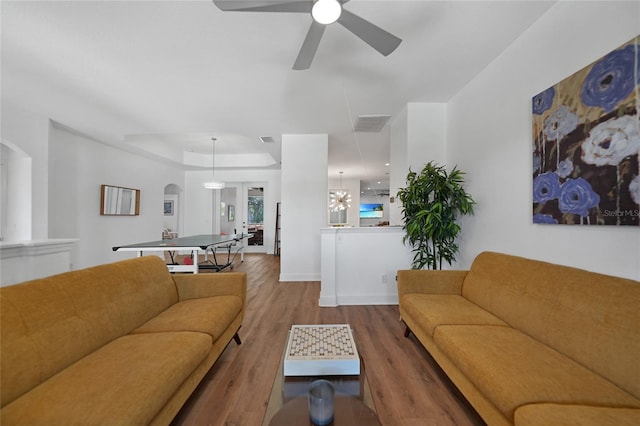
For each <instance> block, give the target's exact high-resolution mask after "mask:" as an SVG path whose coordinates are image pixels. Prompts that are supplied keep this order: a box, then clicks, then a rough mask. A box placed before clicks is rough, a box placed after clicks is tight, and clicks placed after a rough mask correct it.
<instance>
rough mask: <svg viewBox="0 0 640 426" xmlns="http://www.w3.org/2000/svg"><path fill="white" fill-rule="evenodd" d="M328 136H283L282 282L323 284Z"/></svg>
mask: <svg viewBox="0 0 640 426" xmlns="http://www.w3.org/2000/svg"><path fill="white" fill-rule="evenodd" d="M327 158H328V136H327V135H326V134H321V135H282V168H281V172H282V216H281V218H282V248H281V254H280V256H281V257H280V281H319V280H320V228H323V227H326V226H327V223H328V222H327V220H328V218H327V214H328V212H327V190H328V185H327V184H328V177H327V164H328V160H327Z"/></svg>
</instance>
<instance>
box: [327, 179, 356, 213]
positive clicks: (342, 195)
mask: <svg viewBox="0 0 640 426" xmlns="http://www.w3.org/2000/svg"><path fill="white" fill-rule="evenodd" d="M342 173H343V172H340V189H339V190H337V191H335V192H332V193H331V194H330V195H329V197H330V202H329V208H330V209H331V211H334V212H339V211H342V210H346V209H348V208H349V207H351V194H349V191H345V190H343V189H342Z"/></svg>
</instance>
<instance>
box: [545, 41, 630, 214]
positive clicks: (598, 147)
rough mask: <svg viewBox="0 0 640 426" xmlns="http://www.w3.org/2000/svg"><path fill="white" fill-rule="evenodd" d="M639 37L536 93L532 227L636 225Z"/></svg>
mask: <svg viewBox="0 0 640 426" xmlns="http://www.w3.org/2000/svg"><path fill="white" fill-rule="evenodd" d="M639 63H640V36H638V37H636V38H634V39H632V40H630V41H629V42H627V43H625V44H624V45H622V46H620V47H619V48H617V49H615V50H613V51H612V52H610V53H608V54H607V55H605V56H604V57H602V58H600V59H599V60H597V61H595V62H593V63H592V64H590V65H588V66H587V67H585V68H583V69H581V70H580V71H578V72H576V73H575V74H573V75H571V76H569V77H567V78H566V79H564V80H562V81H561V82H559V83H557V84H556V85H554V86H552V87H550V88H548V89H547V90H545V91H543V92H542V93H539V94H537V95H536V96H534V97H533V100H532V110H533V222H534V223H544V224H567V225H618V226H619V225H630V226H640V173H639V168H640V164H639V163H640V118H639V117H640V65H639Z"/></svg>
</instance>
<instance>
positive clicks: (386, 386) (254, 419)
mask: <svg viewBox="0 0 640 426" xmlns="http://www.w3.org/2000/svg"><path fill="white" fill-rule="evenodd" d="M238 260H239V259H238ZM234 271H244V272H247V278H248V289H247V293H248V294H247V312H246V316H245V319H244V322H243V324H242V328H241V329H240V337H241V338H242V345H240V346H238V345H236V344H235V342H233V341H232V342H231V343H230V344H229V346H228V347H227V349H226V350H225V351H224V353H223V354H222V355H221V357H220V358H219V359H218V361H217V362H216V364H215V365H214V366H213V367H212V369H211V370H210V371H209V373H208V374H207V375H206V376H205V378H204V379H203V381H202V382H201V384H200V386H199V387H198V388H197V389H196V391H195V392H194V393H193V395H192V396H191V398H190V399H189V401H187V403H186V404H185V406H184V407H183V409H182V411H181V412H180V413H179V414H178V415H177V416H176V418H175V419H174V421H173V425H174V426H183V425H184V426H200V425H214V426H217V425H238V426H253V425H260V424H261V423H262V419H263V417H264V413H265V409H266V406H267V401H268V400H269V394H270V391H271V386H272V384H273V380H274V378H275V374H276V371H277V368H278V364H279V362H280V357H281V355H282V351H283V350H284V346H285V342H286V338H287V331H288V330H289V329H290V326H291V325H292V324H343V323H348V324H351V326H352V327H353V329H354V338H355V340H356V344H357V345H358V350H359V352H360V354H361V355H362V357H363V359H364V361H365V364H366V366H367V367H366V368H367V376H368V379H369V383H370V386H371V389H372V392H373V398H374V403H375V406H376V411H377V412H378V415H379V417H380V421H381V423H382V424H383V425H385V426H395V425H398V426H400V425H406V426H417V425H420V426H426V425H442V426H449V425H451V426H452V425H457V426H465V425H483V424H484V423H483V422H482V420H481V419H480V418H479V417H478V415H477V414H476V413H475V412H474V411H473V410H472V409H471V408H470V407H469V405H468V403H466V401H465V400H464V398H462V397H461V396H460V395H459V393H458V392H457V390H456V389H455V388H454V387H453V386H452V385H451V384H450V382H448V379H447V378H446V376H445V375H444V374H443V373H442V371H441V370H439V368H438V367H437V365H435V362H434V361H433V360H432V359H431V357H430V356H429V354H428V353H427V352H426V351H425V350H424V348H423V347H422V345H421V344H420V343H419V342H418V341H417V340H416V339H415V338H414V337H413V336H411V337H409V338H405V337H403V333H404V326H403V325H402V323H401V322H400V321H399V313H398V307H397V306H339V307H335V308H321V307H319V306H318V298H319V296H320V283H319V282H286V283H280V282H278V277H279V274H280V263H279V258H278V257H275V256H273V255H270V254H245V261H244V263H239V262H238V263H236V264H235V267H234ZM222 273H224V272H222ZM292 426H294V425H292Z"/></svg>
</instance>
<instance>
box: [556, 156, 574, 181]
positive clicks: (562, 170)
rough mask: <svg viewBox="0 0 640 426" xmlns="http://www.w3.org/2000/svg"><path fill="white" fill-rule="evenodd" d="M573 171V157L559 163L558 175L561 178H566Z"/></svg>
mask: <svg viewBox="0 0 640 426" xmlns="http://www.w3.org/2000/svg"><path fill="white" fill-rule="evenodd" d="M571 172H573V161H572V160H571V158H567V159H566V160H562V161H561V162H560V164H558V171H557V172H556V173H558V176H560V177H561V178H563V179H564V178H566V177H567V176H569V175H570V174H571Z"/></svg>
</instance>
